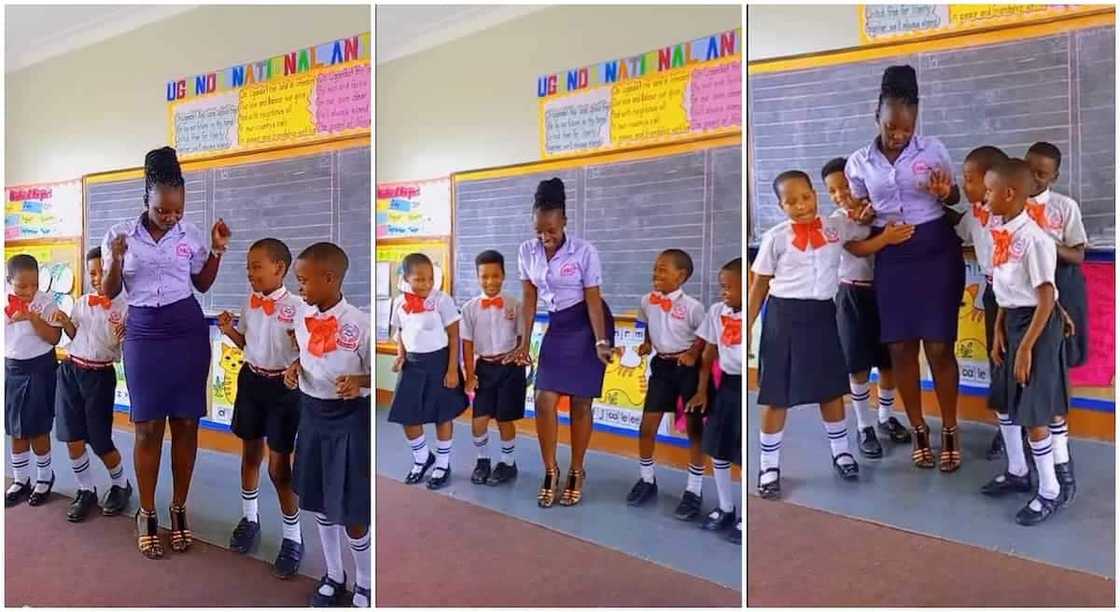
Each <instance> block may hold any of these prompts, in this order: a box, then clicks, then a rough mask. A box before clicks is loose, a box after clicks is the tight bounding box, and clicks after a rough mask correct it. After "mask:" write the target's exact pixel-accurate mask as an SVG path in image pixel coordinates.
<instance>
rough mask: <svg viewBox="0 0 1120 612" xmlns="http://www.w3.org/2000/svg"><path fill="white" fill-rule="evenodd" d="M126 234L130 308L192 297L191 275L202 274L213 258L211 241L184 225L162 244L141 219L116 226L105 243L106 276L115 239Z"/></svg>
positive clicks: (125, 272)
mask: <svg viewBox="0 0 1120 612" xmlns="http://www.w3.org/2000/svg"><path fill="white" fill-rule="evenodd" d="M122 234H123V235H124V236H125V240H126V242H127V243H128V250H127V251H125V254H124V262H123V264H124V265H123V266H122V268H121V277H122V281H123V282H124V291H125V292H126V294H127V298H128V305H129V306H148V307H158V306H166V305H168V304H173V303H175V302H178V301H179V300H182V299H185V298H187V297H189V296H190V295H191V294H192V292H193V288H194V285H193V283H192V282H191V275H193V274H198V273H199V272H201V271H202V268H203V266H205V265H206V259H207V257H209V256H210V243H209V241H208V240H207V239H206V238H205V237H204V236H203V234H202V232H201V231H199V229H198V228H197V227H195V225H194V224H193V223H189V222H187V221H180V222H179V223H177V224H175V227H173V228H171V230H170V231H168V232H167V233H166V234H164V236H163V238H160V239H159V242H156V241H155V240H152V235H151V233H149V232H148V229H147V228H146V227H144V224H142V223H141V222H140V218H137V219H134V220H132V221H125V222H122V223H118V224H116V225H114V226H113V227H111V228H109V231H108V232H106V233H105V239H104V240H102V241H101V252H102V253H103V254H104V257H103V261H104V268H105V272H106V273H108V272H109V267H110V266H111V265H112V263H113V259H112V252H113V246H112V245H113V239H114V238H116V237H117V236H119V235H122Z"/></svg>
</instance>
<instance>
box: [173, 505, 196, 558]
mask: <svg viewBox="0 0 1120 612" xmlns="http://www.w3.org/2000/svg"><path fill="white" fill-rule="evenodd" d="M170 512H171V550H173V551H175V552H186V550H187V549H188V548H190V547H191V544H193V543H194V537H193V536H192V535H191V530H190V529H188V528H187V509H186V508H176V507H175V506H171V508H170Z"/></svg>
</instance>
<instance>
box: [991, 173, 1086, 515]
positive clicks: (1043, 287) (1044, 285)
mask: <svg viewBox="0 0 1120 612" xmlns="http://www.w3.org/2000/svg"><path fill="white" fill-rule="evenodd" d="M1031 182H1032V179H1031V172H1030V167H1029V166H1028V165H1027V163H1026V162H1025V161H1023V160H1021V159H1011V160H1008V161H1006V162H1003V163H1000V164H998V165H996V166H995V167H993V168H992V169H991V170H989V171H988V173H987V174H986V175H985V178H984V184H985V186H986V187H987V200H988V205H989V207H990V208H991V211H992V212H993V213H995V214H997V215H1000V216H1001V217H1002V219H1003V225H1002V227H999V228H997V229H993V230H992V231H991V233H992V282H993V287H994V289H995V294H996V302H997V303H998V304H999V312H998V314H997V315H996V328H995V338H994V341H993V346H992V360H993V361H994V362H995V366H996V367H995V372H994V373H993V376H992V390H991V392H992V402H993V403H994V405H995V406H996V408H997V409H998V410H999V411H1000V415H999V416H1000V431H1001V432H1002V433H1003V436H1004V444H1005V445H1006V447H1007V462H1008V469H1007V471H1006V472H1005V473H1003V474H1000V475H998V476H996V477H995V478H993V479H992V480H991V481H990V482H989V483H987V484H986V485H984V487H982V488H981V491H982V492H983V493H985V494H988V495H1003V494H1006V493H1012V492H1026V491H1029V490H1030V476H1029V473H1028V471H1027V466H1026V460H1025V458H1024V457H1023V455H1022V454H1021V453H1018V452H1015V448H1014V445H1015V443H1016V442H1017V441H1018V439H1019V436H1020V428H1026V429H1027V433H1028V437H1029V438H1030V446H1031V454H1032V455H1033V456H1034V463H1035V466H1036V468H1037V470H1038V491H1037V493H1036V495H1035V496H1034V499H1032V500H1031V501H1030V502H1029V503H1028V504H1027V505H1026V506H1024V507H1023V508H1022V509H1021V510H1019V512H1018V514H1017V515H1016V516H1015V520H1016V522H1018V523H1019V524H1021V525H1035V524H1037V523H1041V522H1042V521H1044V520H1046V519H1048V518H1049V517H1050V516H1051V515H1053V513H1054V512H1055V511H1056V510H1057V509H1058V508H1060V507H1061V506H1063V505H1064V504H1065V503H1067V502H1068V499H1064V498H1063V497H1062V496H1061V487H1060V485H1059V483H1058V476H1057V472H1056V471H1055V468H1054V462H1055V457H1054V452H1053V447H1054V444H1053V436H1052V435H1051V434H1050V424H1051V421H1052V419H1053V418H1054V417H1056V416H1064V415H1065V414H1066V412H1067V410H1068V407H1069V371H1068V367H1067V363H1066V353H1065V350H1064V348H1063V345H1062V344H1063V338H1062V334H1063V331H1062V322H1061V319H1060V317H1059V316H1058V314H1057V313H1056V312H1055V308H1054V304H1055V302H1056V295H1055V294H1056V292H1057V290H1056V289H1055V287H1054V275H1055V266H1056V263H1057V249H1056V248H1055V245H1054V241H1053V239H1051V238H1050V237H1049V236H1047V235H1046V233H1045V232H1044V231H1043V230H1042V229H1041V228H1039V227H1038V225H1036V224H1035V223H1034V222H1033V221H1032V220H1031V218H1030V216H1029V215H1028V214H1026V213H1025V208H1026V204H1027V197H1028V193H1029V192H1030V190H1031V186H1032V185H1031ZM1004 423H1011V424H1004Z"/></svg>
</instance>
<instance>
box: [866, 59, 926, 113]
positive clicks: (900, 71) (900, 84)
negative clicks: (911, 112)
mask: <svg viewBox="0 0 1120 612" xmlns="http://www.w3.org/2000/svg"><path fill="white" fill-rule="evenodd" d="M887 100H897V101H899V102H902V103H903V104H905V105H906V106H914V107H916V106H918V73H917V72H915V71H914V67H913V66H889V67H887V69H886V70H884V71H883V82H882V84H881V85H880V86H879V106H878V108H880V109H881V108H882V107H883V102H885V101H887ZM876 114H878V110H876Z"/></svg>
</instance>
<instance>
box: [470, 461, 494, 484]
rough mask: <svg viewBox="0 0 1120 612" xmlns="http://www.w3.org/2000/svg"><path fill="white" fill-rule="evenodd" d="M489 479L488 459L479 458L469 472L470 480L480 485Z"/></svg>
mask: <svg viewBox="0 0 1120 612" xmlns="http://www.w3.org/2000/svg"><path fill="white" fill-rule="evenodd" d="M489 479H490V460H489V459H479V460H478V462H477V463H475V464H474V471H473V472H471V482H472V483H474V484H476V485H480V484H486V481H487V480H489Z"/></svg>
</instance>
